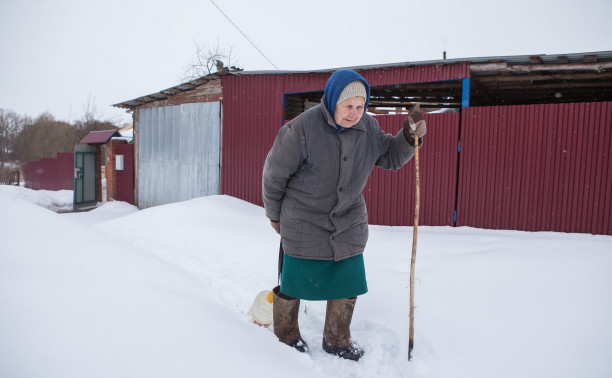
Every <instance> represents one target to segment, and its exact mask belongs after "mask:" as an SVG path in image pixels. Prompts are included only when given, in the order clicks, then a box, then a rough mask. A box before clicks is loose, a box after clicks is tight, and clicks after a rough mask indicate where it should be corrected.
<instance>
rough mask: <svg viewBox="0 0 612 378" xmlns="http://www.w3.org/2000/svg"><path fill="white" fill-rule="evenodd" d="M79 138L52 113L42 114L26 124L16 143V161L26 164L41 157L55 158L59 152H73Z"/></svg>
mask: <svg viewBox="0 0 612 378" xmlns="http://www.w3.org/2000/svg"><path fill="white" fill-rule="evenodd" d="M76 138H77V136H76V133H75V130H74V128H73V127H72V126H71V125H70V124H69V123H67V122H62V121H57V120H55V118H54V117H53V116H52V115H51V114H50V113H43V114H41V115H40V116H39V117H38V118H36V120H34V122H32V123H28V124H25V125H24V127H23V129H22V130H21V132H20V133H19V134H18V135H17V136H16V138H15V141H14V149H15V151H14V154H13V155H14V157H15V160H17V161H19V162H22V163H25V162H28V161H33V160H37V159H39V158H41V157H55V155H56V154H57V153H58V152H71V151H72V150H73V149H74V144H75V140H76Z"/></svg>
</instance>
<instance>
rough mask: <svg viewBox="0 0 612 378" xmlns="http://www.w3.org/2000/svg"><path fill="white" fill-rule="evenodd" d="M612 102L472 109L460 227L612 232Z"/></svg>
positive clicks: (465, 138) (466, 123)
mask: <svg viewBox="0 0 612 378" xmlns="http://www.w3.org/2000/svg"><path fill="white" fill-rule="evenodd" d="M611 145H612V103H610V102H599V103H573V104H557V105H526V106H503V107H501V106H500V107H483V108H467V109H464V110H463V119H462V129H461V154H460V156H461V157H460V159H461V163H460V164H461V167H460V174H459V201H458V208H457V225H458V226H473V227H481V228H489V229H514V230H526V231H563V232H581V233H594V234H608V235H612V148H611Z"/></svg>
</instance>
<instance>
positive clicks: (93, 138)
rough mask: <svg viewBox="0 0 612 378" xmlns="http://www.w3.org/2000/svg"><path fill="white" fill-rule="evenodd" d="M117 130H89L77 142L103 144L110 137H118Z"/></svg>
mask: <svg viewBox="0 0 612 378" xmlns="http://www.w3.org/2000/svg"><path fill="white" fill-rule="evenodd" d="M120 136H121V134H119V132H118V131H117V130H104V131H91V132H90V133H89V134H87V135H86V136H85V138H83V139H82V140H81V141H80V142H79V144H104V143H106V142H108V141H109V140H110V139H111V138H112V137H120Z"/></svg>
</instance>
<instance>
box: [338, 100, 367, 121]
mask: <svg viewBox="0 0 612 378" xmlns="http://www.w3.org/2000/svg"><path fill="white" fill-rule="evenodd" d="M364 106H365V98H363V97H351V98H347V99H346V100H344V101H342V102H340V103H338V105H336V111H335V112H334V121H336V123H337V124H338V125H340V126H342V127H352V126H355V125H356V124H357V122H359V120H360V119H361V117H362V116H363V112H364V111H365V107H364Z"/></svg>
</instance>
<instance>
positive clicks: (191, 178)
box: [138, 102, 221, 209]
mask: <svg viewBox="0 0 612 378" xmlns="http://www.w3.org/2000/svg"><path fill="white" fill-rule="evenodd" d="M220 108H221V105H220V102H203V103H190V104H182V105H175V106H166V107H157V108H145V109H140V110H139V118H138V119H139V121H138V133H139V144H138V148H139V151H138V159H139V160H138V167H139V168H138V169H139V172H138V174H139V179H138V194H139V196H138V207H139V208H141V209H143V208H147V207H151V206H157V205H162V204H167V203H172V202H179V201H184V200H188V199H192V198H196V197H200V196H206V195H213V194H219V186H220V185H219V171H220V169H219V163H220V162H219V159H220V140H221V139H220V138H221V131H220V130H221V128H220V125H221V119H220V116H221V109H220Z"/></svg>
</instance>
